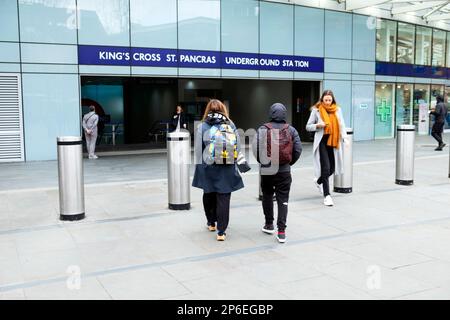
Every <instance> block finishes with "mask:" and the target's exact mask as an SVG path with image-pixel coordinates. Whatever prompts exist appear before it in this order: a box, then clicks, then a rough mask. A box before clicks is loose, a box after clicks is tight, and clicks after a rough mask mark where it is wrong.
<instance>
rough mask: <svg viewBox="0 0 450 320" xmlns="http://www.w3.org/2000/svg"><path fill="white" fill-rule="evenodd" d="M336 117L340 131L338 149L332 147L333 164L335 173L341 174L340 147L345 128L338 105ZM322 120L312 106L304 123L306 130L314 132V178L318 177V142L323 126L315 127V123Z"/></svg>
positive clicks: (342, 171) (345, 135) (345, 132)
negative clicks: (306, 121)
mask: <svg viewBox="0 0 450 320" xmlns="http://www.w3.org/2000/svg"><path fill="white" fill-rule="evenodd" d="M336 115H337V118H338V120H339V127H340V128H339V131H340V142H339V149H336V148H335V149H334V164H335V172H334V173H335V175H341V174H343V173H344V163H343V160H342V147H343V143H344V139H345V138H347V130H346V127H345V122H344V115H343V114H342V110H341V108H340V107H338V110H337V112H336ZM319 122H325V121H323V119H322V117H321V116H320V112H319V109H317V108H316V107H313V108H312V110H311V114H310V116H309V120H308V123H307V124H306V130H307V131H310V132H315V134H314V144H313V159H314V175H315V177H316V179H319V178H320V175H321V174H320V154H319V144H320V141H321V140H322V137H323V131H324V128H317V127H316V124H317V123H319Z"/></svg>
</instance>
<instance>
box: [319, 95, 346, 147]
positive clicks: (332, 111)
mask: <svg viewBox="0 0 450 320" xmlns="http://www.w3.org/2000/svg"><path fill="white" fill-rule="evenodd" d="M318 108H319V112H320V116H321V117H322V120H323V121H324V122H325V124H326V126H325V128H324V134H329V135H330V137H329V138H328V141H327V145H328V146H330V147H333V148H336V149H339V137H340V134H341V133H340V126H339V120H338V117H337V115H336V112H337V110H338V107H337V105H335V104H332V105H331V106H326V105H324V104H323V103H321V104H319V106H318Z"/></svg>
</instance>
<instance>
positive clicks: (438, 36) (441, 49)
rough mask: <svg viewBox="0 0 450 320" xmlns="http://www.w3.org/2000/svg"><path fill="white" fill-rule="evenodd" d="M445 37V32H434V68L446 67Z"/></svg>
mask: <svg viewBox="0 0 450 320" xmlns="http://www.w3.org/2000/svg"><path fill="white" fill-rule="evenodd" d="M445 35H446V32H445V31H442V30H436V29H434V30H433V66H438V67H444V66H445V40H446V39H445Z"/></svg>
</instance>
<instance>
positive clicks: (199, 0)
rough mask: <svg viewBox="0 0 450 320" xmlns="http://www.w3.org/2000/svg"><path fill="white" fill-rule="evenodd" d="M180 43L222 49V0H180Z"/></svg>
mask: <svg viewBox="0 0 450 320" xmlns="http://www.w3.org/2000/svg"><path fill="white" fill-rule="evenodd" d="M178 45H179V47H180V48H183V49H194V50H195V49H200V50H202V49H203V50H220V0H178Z"/></svg>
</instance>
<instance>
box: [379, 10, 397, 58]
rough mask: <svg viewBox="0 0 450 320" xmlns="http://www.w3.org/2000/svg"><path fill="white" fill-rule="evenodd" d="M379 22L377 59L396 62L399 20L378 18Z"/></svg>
mask: <svg viewBox="0 0 450 320" xmlns="http://www.w3.org/2000/svg"><path fill="white" fill-rule="evenodd" d="M377 24H378V25H377V61H385V62H395V58H396V53H395V46H396V44H397V22H396V21H389V20H382V19H378V22H377Z"/></svg>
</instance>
